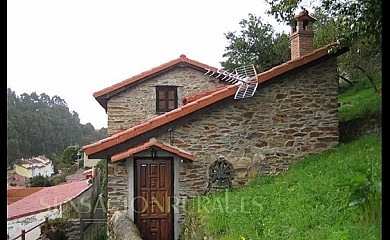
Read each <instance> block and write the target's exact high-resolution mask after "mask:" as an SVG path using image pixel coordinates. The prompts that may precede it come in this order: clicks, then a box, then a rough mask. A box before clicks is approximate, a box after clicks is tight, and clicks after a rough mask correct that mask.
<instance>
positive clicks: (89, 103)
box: [7, 0, 289, 129]
mask: <svg viewBox="0 0 390 240" xmlns="http://www.w3.org/2000/svg"><path fill="white" fill-rule="evenodd" d="M267 9H268V5H267V4H266V3H265V2H264V0H243V1H237V0H236V1H233V0H223V1H222V0H219V1H218V0H214V1H210V0H209V1H206V0H197V1H189V0H164V1H161V0H160V1H157V0H145V1H130V0H127V1H126V0H7V87H8V88H11V90H13V91H14V92H15V93H16V95H21V94H23V93H27V94H31V93H33V92H36V93H37V94H38V95H40V94H41V93H46V94H47V95H49V96H50V97H53V96H56V95H57V96H59V97H61V98H62V99H64V100H65V101H66V103H67V105H68V108H69V110H70V111H71V112H72V111H75V112H77V113H78V114H79V118H80V123H81V124H86V123H88V122H89V123H91V124H92V125H93V126H94V128H95V129H100V128H102V127H107V114H106V112H105V110H104V108H103V107H101V106H100V104H99V103H98V102H97V101H96V100H95V98H94V97H93V93H94V92H97V91H100V90H102V89H104V88H106V87H110V86H112V85H114V84H116V83H118V82H121V81H123V80H125V79H127V78H130V77H132V76H134V75H137V74H139V73H141V72H144V71H147V70H149V69H151V68H154V67H156V66H158V65H161V64H163V63H166V62H168V61H170V60H173V59H176V58H178V57H179V56H180V55H181V54H185V55H186V56H187V57H188V58H190V59H193V60H196V61H199V62H201V63H204V64H207V65H210V66H213V67H216V68H221V65H220V62H221V61H224V60H226V59H224V58H223V57H222V56H223V54H224V53H225V47H227V46H228V40H227V39H226V37H225V35H224V33H227V32H234V31H236V33H237V35H238V34H239V33H240V30H241V27H240V25H239V22H240V21H241V20H242V19H247V18H248V14H249V13H252V14H254V15H256V16H261V18H262V19H263V20H264V22H267V23H270V24H272V25H273V26H274V28H275V30H276V31H278V32H282V31H284V32H286V33H288V32H289V27H288V26H287V25H281V24H278V23H277V22H276V21H275V19H273V18H272V17H270V16H267V15H266V14H265V11H266V10H267Z"/></svg>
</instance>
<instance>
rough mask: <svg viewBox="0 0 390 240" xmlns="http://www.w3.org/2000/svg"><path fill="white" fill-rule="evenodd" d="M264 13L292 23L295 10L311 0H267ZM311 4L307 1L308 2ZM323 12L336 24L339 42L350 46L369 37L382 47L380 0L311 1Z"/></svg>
mask: <svg viewBox="0 0 390 240" xmlns="http://www.w3.org/2000/svg"><path fill="white" fill-rule="evenodd" d="M266 2H267V3H268V4H269V5H270V9H269V10H267V14H269V15H272V16H274V17H275V19H276V20H277V21H279V22H285V23H288V24H291V23H292V21H293V19H294V15H295V13H296V11H297V10H298V9H299V8H304V7H305V6H313V2H312V1H311V2H310V3H308V2H307V1H304V0H266ZM309 4H310V5H309ZM314 6H315V7H316V8H318V9H319V10H320V11H321V12H322V13H324V14H327V15H329V16H332V17H333V18H334V19H335V21H334V23H335V24H336V27H337V36H338V37H337V38H338V40H339V41H340V43H341V44H342V45H345V46H351V45H352V44H353V43H355V42H358V41H360V39H361V38H367V37H370V38H371V37H372V41H373V42H371V44H376V45H378V46H380V49H382V0H350V1H344V0H323V1H314Z"/></svg>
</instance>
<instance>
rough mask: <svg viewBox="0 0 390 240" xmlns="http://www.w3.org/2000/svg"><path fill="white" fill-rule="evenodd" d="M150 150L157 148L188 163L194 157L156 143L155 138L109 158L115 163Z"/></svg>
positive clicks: (177, 149)
mask: <svg viewBox="0 0 390 240" xmlns="http://www.w3.org/2000/svg"><path fill="white" fill-rule="evenodd" d="M152 148H158V149H160V150H164V151H167V152H169V153H172V154H175V155H177V156H179V157H181V158H184V159H186V160H189V161H195V156H194V155H192V154H191V153H188V152H186V151H184V150H182V149H179V148H177V147H174V146H171V145H169V144H165V143H162V142H158V141H157V140H156V139H155V138H152V139H151V140H150V141H149V142H146V143H144V144H142V145H139V146H137V147H134V148H131V149H129V150H127V151H125V152H121V153H118V154H115V155H113V156H112V157H111V162H112V163H115V162H118V161H121V160H124V159H126V158H129V157H131V156H134V155H136V154H138V153H141V152H143V151H147V150H149V149H152Z"/></svg>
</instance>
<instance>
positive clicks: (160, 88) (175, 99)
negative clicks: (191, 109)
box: [155, 86, 178, 113]
mask: <svg viewBox="0 0 390 240" xmlns="http://www.w3.org/2000/svg"><path fill="white" fill-rule="evenodd" d="M155 88H156V113H166V112H169V111H172V110H174V109H176V108H177V107H178V94H177V86H155ZM169 91H173V98H169V97H168V96H169V94H168V92H169ZM160 92H164V93H165V94H164V97H165V99H161V98H160ZM161 101H164V102H165V108H160V102H161ZM169 101H173V104H174V108H172V109H169V107H168V106H169Z"/></svg>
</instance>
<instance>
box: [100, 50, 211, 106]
mask: <svg viewBox="0 0 390 240" xmlns="http://www.w3.org/2000/svg"><path fill="white" fill-rule="evenodd" d="M183 62H184V63H188V64H191V65H194V66H198V67H201V68H204V69H212V70H216V69H217V68H215V67H212V66H209V65H207V64H204V63H201V62H198V61H195V60H192V59H189V58H188V57H187V56H185V55H184V54H181V55H180V57H178V58H175V59H173V60H170V61H168V62H165V63H162V64H160V65H158V66H156V67H153V68H151V69H149V70H146V71H143V72H141V73H139V74H136V75H134V76H132V77H130V78H127V79H125V80H122V81H120V82H118V83H116V84H114V85H111V86H109V87H106V88H103V89H102V90H100V91H96V92H94V93H93V96H94V97H95V98H97V97H99V96H102V95H104V94H107V93H109V92H112V91H114V90H116V89H118V88H121V87H124V86H126V85H128V84H130V83H133V82H136V81H138V80H141V79H143V78H145V77H147V76H149V75H152V74H154V73H158V72H159V71H162V70H164V69H166V68H169V67H171V66H174V65H176V64H179V63H183Z"/></svg>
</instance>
